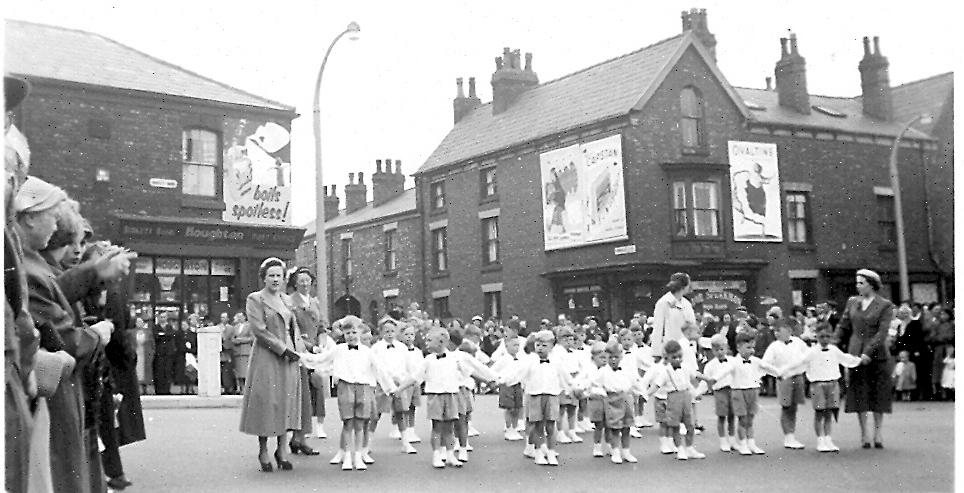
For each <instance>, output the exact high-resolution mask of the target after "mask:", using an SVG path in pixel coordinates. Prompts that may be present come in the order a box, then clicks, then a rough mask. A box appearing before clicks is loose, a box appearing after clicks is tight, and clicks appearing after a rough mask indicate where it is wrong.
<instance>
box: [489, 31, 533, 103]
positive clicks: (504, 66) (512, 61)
mask: <svg viewBox="0 0 964 493" xmlns="http://www.w3.org/2000/svg"><path fill="white" fill-rule="evenodd" d="M521 62H522V60H521V52H520V50H511V49H509V48H508V47H506V48H504V49H503V50H502V56H501V57H496V59H495V72H494V73H493V74H492V114H493V115H498V114H500V113H503V112H505V111H506V110H507V109H509V107H510V106H512V104H513V103H515V102H516V100H518V99H519V96H521V95H522V93H523V92H525V91H527V90H528V89H530V88H533V87H536V86H538V85H539V77H538V76H537V75H536V73H535V72H534V71H533V70H532V54H531V53H526V54H525V68H522V63H521Z"/></svg>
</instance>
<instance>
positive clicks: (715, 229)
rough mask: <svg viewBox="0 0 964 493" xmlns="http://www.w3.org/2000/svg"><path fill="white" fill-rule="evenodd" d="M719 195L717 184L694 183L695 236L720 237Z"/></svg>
mask: <svg viewBox="0 0 964 493" xmlns="http://www.w3.org/2000/svg"><path fill="white" fill-rule="evenodd" d="M719 208H720V206H719V193H718V190H717V185H716V183H715V182H694V183H693V234H694V235H696V236H719V234H720V232H719V220H718V219H719Z"/></svg>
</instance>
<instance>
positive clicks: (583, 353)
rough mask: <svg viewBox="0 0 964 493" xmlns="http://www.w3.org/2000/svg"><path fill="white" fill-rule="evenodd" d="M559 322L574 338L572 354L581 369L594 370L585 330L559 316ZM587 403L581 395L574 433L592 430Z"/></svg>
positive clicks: (590, 345)
mask: <svg viewBox="0 0 964 493" xmlns="http://www.w3.org/2000/svg"><path fill="white" fill-rule="evenodd" d="M559 318H560V322H559V323H564V324H566V326H567V327H570V328H571V329H572V332H573V337H574V338H575V344H574V346H573V348H572V350H573V352H575V353H577V354H578V355H579V357H580V359H581V360H582V367H583V368H584V369H590V368H595V366H594V365H593V364H592V344H587V343H586V329H585V328H584V327H583V326H582V325H579V324H573V323H571V322H568V321H566V319H565V316H563V315H560V316H559ZM588 406H589V401H588V399H587V396H586V395H583V396H582V398H580V399H579V408H578V409H577V411H576V429H575V431H576V433H582V432H585V431H589V430H592V429H593V424H592V421H591V420H590V419H589V417H588V416H587V415H586V412H587V410H588Z"/></svg>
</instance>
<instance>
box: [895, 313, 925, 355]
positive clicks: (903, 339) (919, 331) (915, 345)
mask: <svg viewBox="0 0 964 493" xmlns="http://www.w3.org/2000/svg"><path fill="white" fill-rule="evenodd" d="M926 350H927V344H926V343H925V342H924V326H923V325H922V324H921V323H920V320H913V319H911V320H910V321H909V322H907V327H905V328H904V333H903V334H900V335H898V336H897V337H895V338H894V351H893V354H894V356H897V355H898V354H900V352H901V351H907V352H908V353H910V356H911V358H915V357H917V356H918V355H920V354H921V353H923V352H924V351H926Z"/></svg>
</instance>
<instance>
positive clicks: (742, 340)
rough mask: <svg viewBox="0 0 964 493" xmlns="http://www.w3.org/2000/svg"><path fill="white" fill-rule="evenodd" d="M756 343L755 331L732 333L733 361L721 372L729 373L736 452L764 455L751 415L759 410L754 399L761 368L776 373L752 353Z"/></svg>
mask: <svg viewBox="0 0 964 493" xmlns="http://www.w3.org/2000/svg"><path fill="white" fill-rule="evenodd" d="M755 346H756V334H754V333H752V332H743V333H741V334H739V335H737V336H736V349H737V358H736V359H737V360H736V362H735V364H733V365H731V366H730V367H729V368H727V369H726V370H725V371H724V373H723V375H721V376H725V375H732V376H733V384H732V388H733V391H732V393H731V395H732V402H733V415H734V416H736V418H737V421H738V423H739V427H738V430H739V437H740V441H739V443H738V444H737V447H736V450H737V451H738V452H740V455H753V454H761V455H762V454H765V453H766V452H765V451H764V450H763V449H761V448H760V447H757V445H756V440H754V438H753V417H754V416H755V415H756V413H757V411H759V406H758V404H757V398H758V397H759V395H760V377H761V376H763V373H764V371H766V372H769V373H772V374H773V375H780V372H779V370H777V369H776V368H774V367H773V366H771V365H770V364H768V363H766V362H765V361H763V360H762V359H760V358H757V357H756V356H754V355H753V352H754V350H755Z"/></svg>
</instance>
